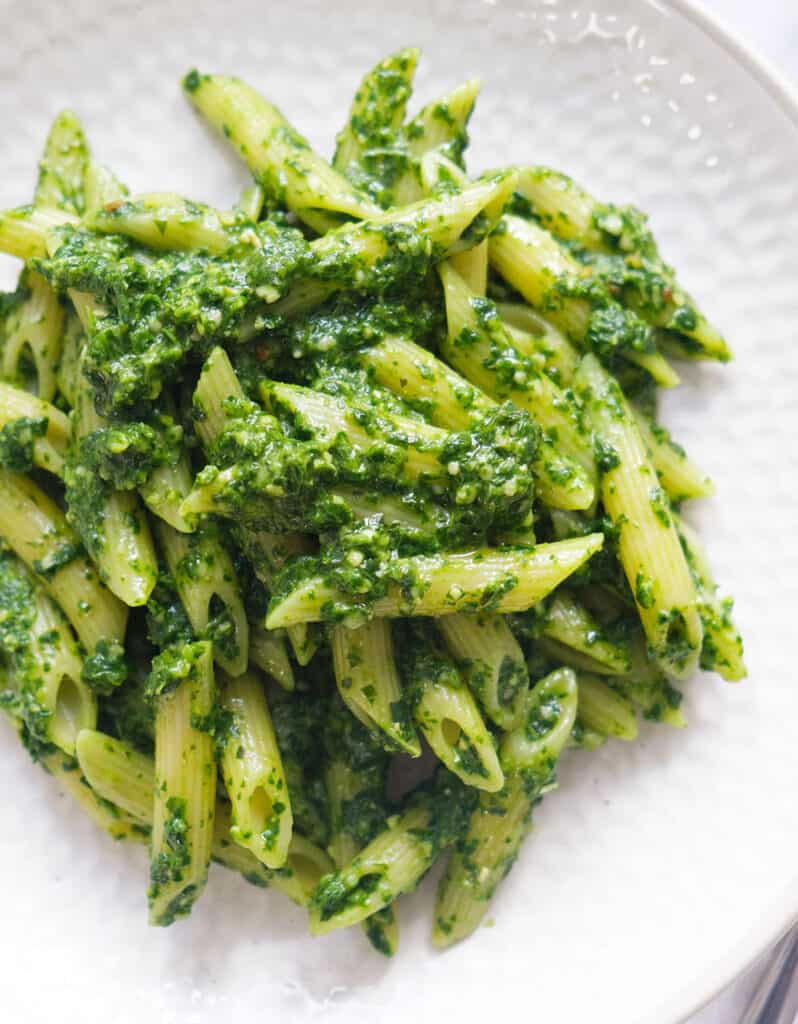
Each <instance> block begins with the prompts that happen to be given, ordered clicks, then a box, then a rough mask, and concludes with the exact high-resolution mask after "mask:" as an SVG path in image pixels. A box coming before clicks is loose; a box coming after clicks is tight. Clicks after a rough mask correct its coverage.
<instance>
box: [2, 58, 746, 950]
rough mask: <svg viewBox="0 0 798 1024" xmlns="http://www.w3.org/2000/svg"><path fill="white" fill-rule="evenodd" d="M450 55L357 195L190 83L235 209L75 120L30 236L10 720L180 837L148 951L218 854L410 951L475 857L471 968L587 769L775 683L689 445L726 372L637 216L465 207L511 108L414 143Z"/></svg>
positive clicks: (563, 179) (6, 410)
mask: <svg viewBox="0 0 798 1024" xmlns="http://www.w3.org/2000/svg"><path fill="white" fill-rule="evenodd" d="M418 60H419V52H418V51H417V50H415V49H412V48H407V49H402V50H400V51H398V52H397V53H394V54H391V55H389V56H387V57H386V58H385V59H384V60H382V61H380V62H379V63H378V64H377V65H376V66H375V67H374V68H373V69H372V70H370V71H369V72H367V74H366V75H365V77H364V78H363V80H362V82H361V84H360V86H359V87H358V89H357V91H356V93H355V96H354V98H353V101H352V105H351V109H350V112H349V115H348V118H347V119H346V121H345V123H344V125H343V127H342V128H341V130H340V131H339V132H338V134H337V137H336V143H335V149H334V155H333V156H332V159H331V160H330V161H327V160H326V159H325V158H324V157H323V156H322V155H321V154H319V153H317V152H316V151H315V150H314V149H313V147H312V146H311V145H310V143H309V142H308V140H307V139H306V138H305V137H304V136H303V135H302V134H301V133H300V131H299V130H298V129H297V128H296V127H295V126H294V125H292V124H291V123H290V122H289V121H288V120H287V118H286V117H285V115H284V114H283V113H282V112H281V111H280V110H278V109H277V107H275V106H274V105H273V104H272V103H270V102H269V101H268V100H267V99H265V98H264V97H263V96H261V95H260V94H259V93H258V92H257V91H256V90H255V89H253V88H252V87H251V86H249V85H247V84H246V83H244V82H242V81H240V80H239V79H237V78H232V77H227V76H224V75H216V74H206V73H201V72H200V71H197V70H194V71H190V72H189V73H188V74H187V75H186V77H185V79H184V81H183V88H184V92H185V95H186V98H187V100H188V101H189V102H190V104H191V105H192V107H193V108H194V109H195V110H196V112H197V113H198V114H199V115H200V116H201V117H202V118H204V119H205V120H206V121H207V122H208V124H209V125H210V126H211V127H212V128H214V129H215V130H217V131H218V132H219V134H220V136H221V137H222V138H223V139H224V140H225V141H226V144H227V145H229V146H230V147H231V148H232V149H233V151H234V152H235V153H236V154H237V155H238V156H239V157H240V158H241V160H242V161H243V163H244V164H245V165H246V167H247V169H248V170H249V172H250V174H251V183H250V184H249V185H248V186H247V188H246V189H245V190H244V191H243V193H242V194H241V195H240V196H239V197H237V198H236V197H231V201H230V203H229V204H228V207H229V208H225V209H217V208H214V207H211V206H209V205H206V204H203V203H200V202H197V201H194V200H192V199H187V198H185V197H182V196H178V195H174V194H170V193H152V194H142V195H130V193H129V192H128V190H127V189H126V187H125V186H124V185H123V184H122V183H121V182H120V181H119V180H118V179H116V178H115V177H114V175H113V174H112V173H111V172H109V171H107V170H106V169H104V168H103V167H102V166H101V165H100V164H99V163H97V162H96V161H95V159H94V157H93V155H92V153H91V150H90V148H89V145H88V142H87V140H86V138H85V136H84V134H83V131H82V129H81V126H80V123H79V121H78V119H77V117H76V116H75V115H74V114H72V113H69V112H66V113H64V114H61V115H59V117H58V118H57V119H56V121H55V123H54V125H53V127H52V129H51V132H50V135H49V137H48V140H47V143H46V145H45V152H44V155H43V157H42V161H41V164H40V174H39V179H38V183H37V186H36V191H35V194H34V197H33V201H32V202H31V203H28V204H26V205H23V206H20V207H18V208H16V209H14V210H10V211H7V212H5V213H0V251H4V252H7V253H10V254H11V255H13V256H16V257H19V258H21V259H22V261H23V264H24V266H23V270H22V273H21V276H20V280H19V285H18V287H17V288H16V289H15V291H14V292H13V293H11V294H9V295H2V296H0V378H2V379H0V707H2V708H3V710H4V711H5V712H6V713H7V714H8V715H9V716H10V717H11V718H12V720H13V721H14V723H15V725H16V727H17V730H18V732H19V734H20V738H21V739H22V742H23V743H24V744H25V746H26V747H27V748H28V750H29V751H30V753H31V755H32V756H33V758H34V760H40V761H41V762H42V764H43V765H44V766H45V767H46V769H47V770H48V771H50V772H51V773H52V774H54V775H56V776H57V777H58V779H59V780H60V781H61V783H62V785H63V786H64V787H65V788H67V789H68V790H69V791H70V792H71V793H73V794H74V795H75V796H76V798H77V799H78V801H79V802H80V803H81V805H82V806H84V807H85V808H86V809H87V811H88V812H89V813H90V814H91V815H92V817H93V818H94V819H95V820H96V821H97V822H98V824H99V825H100V826H101V827H102V828H104V829H105V830H106V831H108V832H109V833H110V834H111V835H113V836H114V837H116V838H130V839H135V840H137V841H141V840H147V841H149V844H150V871H149V886H148V889H147V898H148V903H149V915H150V921H151V923H152V924H154V925H158V926H166V925H170V924H171V923H173V922H174V921H175V920H177V919H178V918H181V917H184V916H185V915H186V914H188V913H189V912H191V911H192V908H193V907H194V904H195V903H196V901H197V900H198V899H199V898H200V896H201V895H202V892H203V890H204V887H205V885H206V881H207V875H208V866H209V863H210V862H211V860H213V861H216V862H217V863H221V864H223V865H225V866H226V867H228V868H229V869H231V870H235V871H238V872H239V873H240V874H241V875H242V876H243V877H244V878H245V879H246V880H247V881H249V882H251V883H252V884H253V885H255V886H258V887H260V888H262V887H265V886H271V887H273V888H276V889H279V890H281V891H282V892H283V893H284V894H285V895H287V896H288V897H289V898H290V899H291V900H293V901H294V902H295V903H297V904H298V905H300V906H301V907H303V908H304V909H305V910H306V912H307V914H308V923H309V928H310V930H311V932H313V933H316V934H321V933H326V932H329V931H333V930H335V929H338V928H343V927H347V926H350V925H354V924H359V925H361V927H362V929H363V932H364V934H365V936H366V938H367V939H368V940H369V942H370V944H371V946H372V948H373V949H374V950H375V951H376V952H378V953H379V954H380V955H383V956H392V955H394V953H395V952H396V950H397V948H398V943H399V930H400V918H401V902H400V900H399V897H401V896H402V895H404V894H405V893H408V892H410V891H412V890H413V889H414V888H415V887H416V886H417V885H418V884H419V883H420V881H421V880H422V879H423V878H424V876H425V875H426V874H427V872H428V871H429V870H430V869H431V868H432V867H433V865H434V864H435V863H436V862H437V861H438V860H441V859H445V868H444V871H443V874H442V878H441V882H440V885H439V889H438V894H437V897H436V904H435V911H434V915H433V920H434V925H433V938H434V942H435V944H436V945H438V946H447V945H449V944H451V943H453V942H456V941H459V940H460V939H463V938H465V937H466V936H467V935H469V934H471V932H473V931H474V930H475V929H476V928H477V926H478V925H479V923H480V921H481V920H482V917H483V916H484V914H485V911H486V909H487V906H488V904H489V901H490V899H491V897H492V895H493V893H494V891H495V889H496V887H497V886H498V885H499V884H500V883H501V881H502V880H503V879H504V878H505V876H506V875H507V874H508V873H509V871H510V869H511V867H512V865H513V864H514V862H515V860H516V858H517V856H518V852H519V850H520V847H521V843H522V840H523V838H524V836H525V835H526V833H527V832H528V830H529V827H530V825H531V822H532V818H533V816H534V814H535V809H536V807H537V805H538V804H539V802H540V801H541V800H542V799H543V798H544V797H545V796H546V795H547V794H549V793H552V792H553V791H554V790H555V789H556V788H557V776H558V770H559V765H560V758H561V757H565V756H569V757H571V756H573V757H574V758H584V757H585V756H587V753H588V752H590V751H591V750H594V749H595V748H596V747H598V746H600V745H602V744H604V743H606V742H608V741H610V740H624V741H631V740H633V739H634V738H635V737H636V735H637V733H638V729H639V727H640V722H641V721H648V722H652V723H660V724H664V725H670V726H676V727H680V726H682V725H684V724H685V716H684V712H683V709H682V693H681V688H680V687H681V686H682V685H683V684H684V683H685V682H686V681H687V679H688V678H689V677H690V675H691V674H692V673H693V671H694V670H695V669H696V668H697V667H700V668H703V669H706V670H708V671H715V672H717V673H718V674H720V675H721V676H722V677H723V678H725V679H728V680H738V679H741V678H743V677H744V676H745V665H744V661H743V646H742V639H741V637H740V635H739V633H738V631H737V629H736V626H735V624H734V620H733V615H732V612H733V606H732V602H731V599H729V598H726V597H721V596H720V595H719V592H718V587H717V584H716V582H715V580H714V577H713V574H712V571H711V569H710V567H709V565H708V563H707V559H706V556H705V554H704V552H703V549H702V548H701V544H700V541H699V539H698V537H697V536H696V535H695V533H694V531H693V530H692V529H691V527H690V526H689V523H688V522H687V521H686V520H685V518H684V517H683V515H682V507H683V505H684V503H685V502H687V501H689V500H692V499H696V498H700V497H704V496H706V495H708V494H710V493H711V489H712V485H711V482H710V481H709V479H708V478H707V477H706V475H705V474H704V473H703V472H701V470H700V469H699V468H698V467H697V466H696V465H695V463H693V462H692V460H691V459H690V457H689V455H688V454H687V452H686V451H685V449H684V448H683V447H682V446H681V445H679V444H678V443H677V442H676V441H674V440H673V439H672V438H671V436H670V434H669V433H668V431H667V429H666V428H665V427H664V426H663V425H662V424H661V423H659V421H658V414H657V395H658V389H659V388H660V387H672V386H674V385H675V384H676V383H678V377H677V375H676V373H675V370H674V369H673V367H672V365H671V362H670V359H671V358H672V357H675V358H683V359H716V360H718V361H721V362H725V361H727V360H728V359H729V358H730V351H729V349H728V347H727V346H726V343H725V341H724V340H723V338H722V336H721V335H720V333H719V332H718V331H717V329H716V328H714V327H713V326H712V325H711V324H710V323H709V321H708V320H707V319H706V317H705V316H704V315H703V313H702V312H701V311H700V310H699V308H698V306H697V304H696V303H695V301H694V300H693V299H692V298H691V297H690V296H689V294H688V293H687V292H686V291H685V290H684V289H683V288H682V286H681V284H680V283H679V281H678V279H677V277H676V273H675V271H674V270H673V268H672V267H671V266H670V265H669V264H668V263H666V261H665V259H664V257H663V256H662V254H661V253H660V250H659V247H658V245H657V242H656V240H655V238H654V236H653V233H652V231H651V229H650V227H649V225H648V223H647V221H646V219H645V216H644V215H643V214H642V213H640V212H639V211H638V210H637V209H636V208H635V207H633V206H630V205H621V204H610V203H604V202H601V201H599V200H598V199H595V198H594V197H593V196H591V195H590V194H589V193H588V192H587V191H586V190H585V189H583V188H582V187H581V186H579V185H577V184H576V182H574V181H573V180H572V179H571V178H569V177H568V176H566V175H564V174H561V173H560V172H558V171H554V170H551V169H549V168H544V167H534V166H511V167H507V168H502V169H498V170H494V171H491V172H489V173H484V174H481V175H474V174H469V173H468V171H467V169H466V163H465V155H466V150H467V145H468V123H469V118H470V116H471V113H472V110H473V107H474V103H475V100H476V97H477V94H478V91H479V83H478V82H477V80H475V79H471V80H468V81H466V82H464V83H462V84H461V85H459V86H457V87H455V88H454V89H452V90H451V91H450V92H449V93H447V94H446V95H445V96H442V97H438V98H434V99H432V100H431V101H430V102H428V103H427V104H426V105H425V106H423V107H422V108H421V110H420V111H419V112H418V113H417V114H415V116H408V112H407V111H408V105H409V101H410V99H411V95H412V90H413V79H414V75H415V71H416V66H417V63H418ZM422 741H423V743H422ZM422 750H424V751H425V752H426V753H427V754H428V759H422V760H421V761H418V760H416V763H417V765H419V767H418V768H417V769H416V770H415V771H407V765H408V763H409V760H410V759H419V758H421V755H422ZM569 751H577V753H567V752H569ZM430 763H432V767H428V766H429V765H430ZM413 780H415V781H413Z"/></svg>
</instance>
